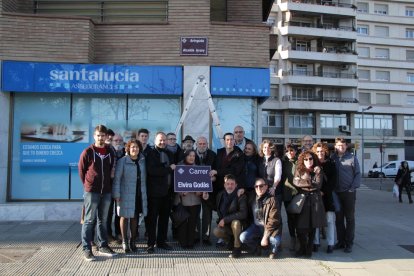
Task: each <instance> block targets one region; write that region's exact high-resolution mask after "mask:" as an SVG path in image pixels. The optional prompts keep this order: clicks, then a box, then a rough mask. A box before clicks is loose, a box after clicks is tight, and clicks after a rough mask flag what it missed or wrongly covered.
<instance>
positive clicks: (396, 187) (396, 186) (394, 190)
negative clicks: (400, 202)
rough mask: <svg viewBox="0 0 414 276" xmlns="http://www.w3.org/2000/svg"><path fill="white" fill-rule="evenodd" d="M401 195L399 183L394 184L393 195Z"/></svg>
mask: <svg viewBox="0 0 414 276" xmlns="http://www.w3.org/2000/svg"><path fill="white" fill-rule="evenodd" d="M399 195H400V193H399V191H398V185H397V184H394V186H393V187H392V196H393V197H398V196H399Z"/></svg>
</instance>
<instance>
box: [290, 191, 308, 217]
mask: <svg viewBox="0 0 414 276" xmlns="http://www.w3.org/2000/svg"><path fill="white" fill-rule="evenodd" d="M305 198H306V195H305V194H297V195H295V196H294V197H293V198H292V200H291V201H290V203H289V205H288V207H287V209H286V211H287V212H288V213H290V214H300V212H302V208H303V205H304V204H305Z"/></svg>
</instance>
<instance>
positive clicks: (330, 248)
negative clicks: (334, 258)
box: [326, 245, 334, 254]
mask: <svg viewBox="0 0 414 276" xmlns="http://www.w3.org/2000/svg"><path fill="white" fill-rule="evenodd" d="M333 249H334V247H333V245H328V248H327V249H326V253H328V254H331V253H332V252H333Z"/></svg>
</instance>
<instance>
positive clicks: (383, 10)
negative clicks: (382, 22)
mask: <svg viewBox="0 0 414 276" xmlns="http://www.w3.org/2000/svg"><path fill="white" fill-rule="evenodd" d="M374 13H376V14H382V15H386V14H388V5H382V4H374Z"/></svg>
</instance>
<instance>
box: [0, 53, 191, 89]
mask: <svg viewBox="0 0 414 276" xmlns="http://www.w3.org/2000/svg"><path fill="white" fill-rule="evenodd" d="M182 83H183V68H182V66H138V65H136V66H129V65H107V64H72V63H43V62H24V61H3V62H2V90H3V91H8V92H67V93H107V94H150V95H153V94H159V95H182V93H183V87H182Z"/></svg>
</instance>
